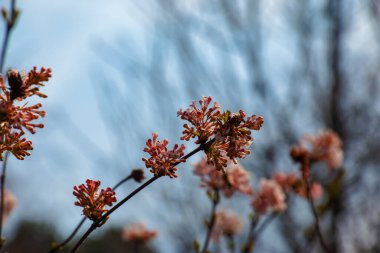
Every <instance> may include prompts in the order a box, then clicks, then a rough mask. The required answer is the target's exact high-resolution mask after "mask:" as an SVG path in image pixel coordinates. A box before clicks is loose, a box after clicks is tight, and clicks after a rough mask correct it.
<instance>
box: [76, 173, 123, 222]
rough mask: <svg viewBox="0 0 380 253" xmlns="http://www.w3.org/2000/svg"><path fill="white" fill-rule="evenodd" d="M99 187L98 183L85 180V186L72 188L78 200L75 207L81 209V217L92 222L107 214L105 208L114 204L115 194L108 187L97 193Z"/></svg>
mask: <svg viewBox="0 0 380 253" xmlns="http://www.w3.org/2000/svg"><path fill="white" fill-rule="evenodd" d="M99 186H100V181H94V180H90V179H87V180H86V185H84V184H81V185H79V186H74V192H73V194H74V196H76V197H77V199H78V201H76V202H75V205H76V206H81V207H83V215H85V216H86V217H87V218H89V219H90V220H94V221H95V220H97V219H99V218H100V217H101V216H102V215H103V213H105V212H107V209H106V208H105V207H106V206H112V204H113V202H116V197H115V192H114V191H112V190H111V188H110V187H108V188H107V189H105V190H104V189H101V190H100V192H98V191H99Z"/></svg>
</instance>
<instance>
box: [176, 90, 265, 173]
mask: <svg viewBox="0 0 380 253" xmlns="http://www.w3.org/2000/svg"><path fill="white" fill-rule="evenodd" d="M211 101H212V99H211V97H203V98H202V99H201V100H199V104H200V108H197V107H196V104H195V102H192V103H191V105H190V106H189V108H188V109H187V110H186V111H183V110H182V109H180V110H179V111H178V113H177V114H178V116H181V119H184V120H187V121H188V122H190V123H191V124H192V127H189V126H188V125H187V124H184V128H185V130H184V131H183V136H182V138H181V139H184V140H190V138H195V137H197V138H198V139H197V141H196V143H199V144H205V143H206V142H207V141H209V140H211V139H212V138H213V139H212V142H211V143H210V145H208V146H207V147H205V153H206V155H207V162H208V163H210V164H212V165H214V167H215V168H216V169H217V170H223V169H224V168H225V167H227V159H226V156H227V157H228V158H229V159H231V160H232V161H233V162H234V163H236V162H237V161H236V158H245V157H246V156H247V155H248V154H250V151H249V150H248V148H249V147H250V146H251V144H252V141H253V138H252V137H251V130H256V131H258V130H260V128H261V126H262V124H263V122H264V119H263V117H261V116H256V115H253V116H251V117H248V118H247V119H245V117H246V115H245V113H244V112H243V111H242V110H240V111H239V112H237V113H231V112H230V111H224V112H221V111H220V106H219V104H218V103H214V105H213V107H211V108H208V106H209V105H210V103H211Z"/></svg>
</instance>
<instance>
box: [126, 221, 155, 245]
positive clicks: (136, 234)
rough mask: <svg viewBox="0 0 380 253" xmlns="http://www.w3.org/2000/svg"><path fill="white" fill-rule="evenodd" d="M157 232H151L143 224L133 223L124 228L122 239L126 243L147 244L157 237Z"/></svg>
mask: <svg viewBox="0 0 380 253" xmlns="http://www.w3.org/2000/svg"><path fill="white" fill-rule="evenodd" d="M157 234H158V233H157V231H155V230H149V229H147V228H146V227H145V225H144V224H142V223H133V224H131V225H129V226H128V227H126V228H124V230H123V235H122V238H123V239H124V240H126V241H135V242H141V243H147V242H149V241H150V240H152V239H154V238H155V237H157Z"/></svg>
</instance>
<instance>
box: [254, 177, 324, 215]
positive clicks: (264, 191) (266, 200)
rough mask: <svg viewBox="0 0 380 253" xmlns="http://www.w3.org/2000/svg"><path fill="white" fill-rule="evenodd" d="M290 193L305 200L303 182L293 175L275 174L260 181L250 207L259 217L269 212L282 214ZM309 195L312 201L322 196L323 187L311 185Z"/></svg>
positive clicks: (305, 190) (305, 194) (316, 184)
mask: <svg viewBox="0 0 380 253" xmlns="http://www.w3.org/2000/svg"><path fill="white" fill-rule="evenodd" d="M290 193H295V194H297V195H299V196H301V197H303V198H307V189H306V184H305V181H304V180H303V179H302V178H300V177H298V176H297V175H296V174H295V173H284V172H275V173H274V174H273V176H272V179H261V180H260V189H259V191H258V192H256V193H254V195H253V201H252V207H253V208H254V209H255V211H256V212H257V213H258V214H261V215H262V214H265V213H266V212H268V211H269V210H272V211H274V212H282V211H284V210H285V209H286V206H287V205H286V199H287V195H288V194H290ZM310 193H311V197H312V199H314V200H315V199H318V198H320V197H322V195H323V187H322V186H321V185H320V184H319V183H313V184H312V185H311V189H310Z"/></svg>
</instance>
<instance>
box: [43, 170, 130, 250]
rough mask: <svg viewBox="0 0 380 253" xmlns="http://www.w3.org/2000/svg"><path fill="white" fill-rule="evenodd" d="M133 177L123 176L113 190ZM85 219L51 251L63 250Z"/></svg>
mask: <svg viewBox="0 0 380 253" xmlns="http://www.w3.org/2000/svg"><path fill="white" fill-rule="evenodd" d="M131 178H132V175H129V176H127V177H125V178H123V179H122V180H121V181H120V182H118V183H117V184H116V185H115V186H114V187H113V188H112V190H113V191H115V190H116V189H117V188H118V187H119V186H120V185H122V184H123V183H125V182H127V181H128V180H130V179H131ZM85 221H86V217H83V218H82V220H81V221H80V222H79V224H78V225H77V226H76V227H75V229H74V230H73V232H72V233H71V234H70V235H69V236H68V237H67V238H66V240H64V241H63V242H61V243H59V244H57V245H53V246H52V248H51V249H50V251H49V253H54V252H57V251H58V250H62V249H63V247H64V246H65V245H66V244H68V243H69V242H70V241H71V240H72V239H73V238H74V236H75V235H76V233H77V232H78V231H79V229H80V228H81V227H82V225H83V224H84V222H85Z"/></svg>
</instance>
